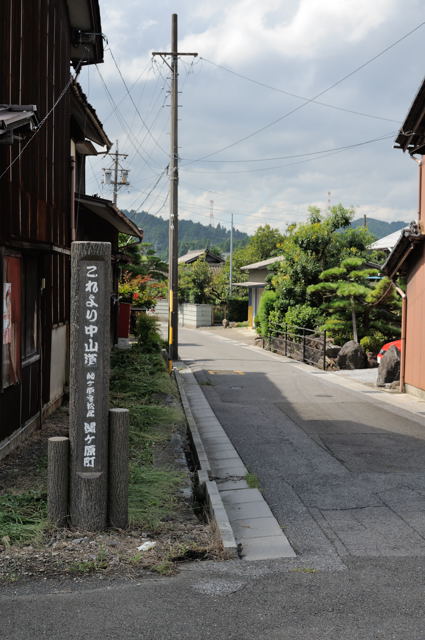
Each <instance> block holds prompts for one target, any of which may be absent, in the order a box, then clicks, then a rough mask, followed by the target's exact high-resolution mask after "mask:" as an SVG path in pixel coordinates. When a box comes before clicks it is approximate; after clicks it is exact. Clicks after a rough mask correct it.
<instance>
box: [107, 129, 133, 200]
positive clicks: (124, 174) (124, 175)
mask: <svg viewBox="0 0 425 640" xmlns="http://www.w3.org/2000/svg"><path fill="white" fill-rule="evenodd" d="M105 156H111V158H112V167H108V168H107V169H105V168H104V169H103V172H104V179H103V183H104V184H108V185H109V184H112V186H113V196H112V202H113V203H114V205H116V204H117V199H118V188H119V187H122V186H129V185H130V183H129V181H128V172H129V169H123V167H121V165H120V161H119V158H127V157H128V153H118V140H116V142H115V152H114V153H105ZM112 171H113V172H114V179H113V180H112ZM118 171H120V172H121V179H120V180H118Z"/></svg>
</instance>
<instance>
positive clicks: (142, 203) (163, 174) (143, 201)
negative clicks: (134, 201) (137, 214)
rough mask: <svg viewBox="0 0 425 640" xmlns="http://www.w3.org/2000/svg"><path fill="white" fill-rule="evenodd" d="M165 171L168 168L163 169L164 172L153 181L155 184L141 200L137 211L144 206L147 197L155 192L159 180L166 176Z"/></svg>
mask: <svg viewBox="0 0 425 640" xmlns="http://www.w3.org/2000/svg"><path fill="white" fill-rule="evenodd" d="M167 169H168V167H166V168H165V169H164V171H163V172H162V173H160V174H159V176H158V179H157V180H156V181H155V184H154V185H153V187H152V189H151V190H150V191H149V192H148V194H147V195H146V196H145V198H143V200H142V202H141V203H140V204H139V206H138V207H137V209H138V210H139V209H141V208H142V207H143V205H144V204H145V202H146V200H147V199H148V198H149V196H150V195H151V194H152V193H153V192H154V191H155V189H156V187H157V186H158V184H159V183H160V181H161V178H163V177H164V176H165V175H166V174H167Z"/></svg>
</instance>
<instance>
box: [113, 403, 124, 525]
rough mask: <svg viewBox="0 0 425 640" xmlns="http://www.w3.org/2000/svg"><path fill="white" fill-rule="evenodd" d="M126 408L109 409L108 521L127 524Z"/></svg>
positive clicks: (115, 523)
mask: <svg viewBox="0 0 425 640" xmlns="http://www.w3.org/2000/svg"><path fill="white" fill-rule="evenodd" d="M128 428H129V413H128V409H110V410H109V523H110V525H111V526H112V527H116V528H118V529H125V527H127V525H128Z"/></svg>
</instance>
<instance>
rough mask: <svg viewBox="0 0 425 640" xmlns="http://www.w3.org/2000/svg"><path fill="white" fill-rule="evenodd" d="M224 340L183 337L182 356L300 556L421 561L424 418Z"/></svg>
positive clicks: (424, 549) (196, 333)
mask: <svg viewBox="0 0 425 640" xmlns="http://www.w3.org/2000/svg"><path fill="white" fill-rule="evenodd" d="M227 335H230V336H231V335H232V332H231V331H229V333H228V334H227ZM227 335H226V337H225V336H223V335H220V334H218V333H215V332H214V330H210V331H205V330H188V329H182V330H181V333H180V341H181V347H180V357H181V358H182V359H183V360H185V361H186V362H188V363H189V364H190V366H191V368H192V369H193V371H194V372H195V374H196V377H197V379H198V381H199V383H200V385H201V387H202V389H203V391H204V393H205V395H206V397H207V399H208V401H209V402H210V404H211V406H212V408H213V410H214V412H215V414H216V415H217V417H218V419H219V421H220V422H221V424H222V425H223V427H224V428H225V430H226V432H227V434H228V436H229V437H230V439H231V441H232V443H233V445H234V446H235V448H236V449H237V451H238V453H239V455H240V456H241V458H242V460H243V462H244V463H245V465H246V467H247V468H248V470H249V471H250V472H252V473H255V474H256V475H257V476H258V478H259V481H260V486H261V488H262V491H263V494H264V496H265V498H266V500H267V502H268V504H269V506H270V507H271V509H272V511H273V513H274V515H275V517H276V518H277V520H278V522H279V523H280V525H281V526H282V528H283V529H284V531H285V533H286V535H287V536H288V538H289V540H290V542H291V544H292V546H293V548H294V549H295V550H296V551H297V553H299V554H307V555H308V556H312V557H313V556H315V557H317V556H323V555H325V556H328V557H332V556H333V555H334V554H335V553H336V554H337V555H338V556H339V557H340V558H345V557H350V556H351V557H390V556H393V557H400V556H411V555H415V556H417V555H420V556H423V555H425V419H424V416H423V415H420V413H418V412H416V414H412V413H409V412H408V411H405V410H404V409H400V408H398V407H395V406H392V405H391V404H388V403H387V402H386V401H387V399H388V396H387V395H386V394H385V393H384V392H377V393H374V392H373V390H371V389H368V388H366V387H365V388H364V391H362V392H360V391H356V390H353V389H352V388H350V386H352V385H351V383H349V382H347V383H346V382H345V381H344V380H342V379H341V378H340V377H339V378H338V379H337V377H336V376H332V375H328V374H324V373H323V372H321V371H319V370H315V369H311V368H310V367H307V366H305V365H302V364H300V363H297V362H294V361H292V360H289V359H287V358H283V357H280V356H275V355H273V354H268V353H266V352H262V351H261V350H260V349H256V348H254V347H248V346H247V345H246V344H243V342H241V340H240V339H239V338H238V337H236V338H230V339H229V338H228V337H227ZM413 404H415V407H416V409H417V406H418V402H417V401H413V400H412V406H413ZM422 405H423V406H424V407H425V403H422Z"/></svg>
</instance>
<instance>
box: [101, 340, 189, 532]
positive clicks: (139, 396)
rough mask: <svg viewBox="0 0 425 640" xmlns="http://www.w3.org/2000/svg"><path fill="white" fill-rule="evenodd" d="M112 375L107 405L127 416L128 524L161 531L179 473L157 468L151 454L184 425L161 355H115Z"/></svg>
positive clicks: (174, 497) (172, 504) (135, 350)
mask: <svg viewBox="0 0 425 640" xmlns="http://www.w3.org/2000/svg"><path fill="white" fill-rule="evenodd" d="M111 373H112V375H111V403H112V404H113V405H114V406H120V407H123V408H126V409H128V410H129V413H130V434H129V439H130V480H129V519H130V523H131V525H132V526H141V527H143V528H147V529H149V530H151V531H152V530H159V529H160V528H161V522H162V521H163V520H164V518H167V517H170V516H171V515H172V513H173V511H174V509H175V507H176V504H177V495H178V491H179V488H180V487H181V485H182V483H183V479H184V474H182V473H179V472H177V471H175V470H173V469H168V468H164V467H158V466H156V465H155V451H156V450H158V449H159V448H161V446H165V445H166V443H167V442H168V441H169V439H170V437H171V434H172V432H173V431H174V430H175V429H177V428H178V427H179V426H180V425H183V423H184V418H183V413H182V411H181V409H180V406H179V404H178V402H177V390H176V388H175V386H174V382H173V381H172V380H171V379H170V377H169V376H168V374H167V372H166V369H165V363H164V361H163V359H162V357H161V355H160V354H158V353H145V352H143V350H141V349H140V348H139V346H135V347H133V348H132V349H130V350H128V351H115V352H113V355H112V371H111ZM165 401H166V402H167V404H166V405H164V402H165Z"/></svg>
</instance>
